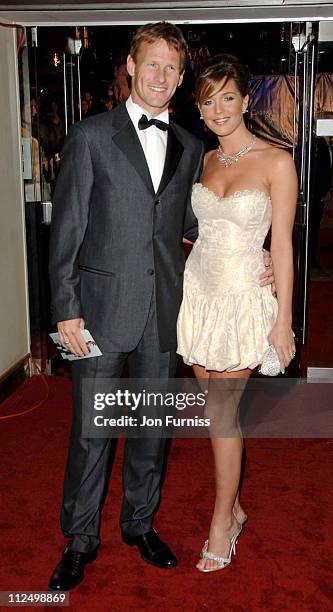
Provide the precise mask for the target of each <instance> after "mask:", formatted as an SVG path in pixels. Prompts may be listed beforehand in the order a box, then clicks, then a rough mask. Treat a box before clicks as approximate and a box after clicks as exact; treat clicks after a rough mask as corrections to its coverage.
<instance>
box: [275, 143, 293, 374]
mask: <svg viewBox="0 0 333 612" xmlns="http://www.w3.org/2000/svg"><path fill="white" fill-rule="evenodd" d="M274 157H275V159H273V163H272V164H271V168H272V169H271V177H270V186H271V198H272V209H273V212H272V239H271V256H272V260H273V267H274V276H275V285H276V295H277V300H278V316H277V320H276V323H275V325H274V327H273V329H272V331H271V332H270V334H269V337H268V339H269V343H270V344H274V346H275V349H276V351H277V354H278V356H279V360H280V364H281V370H283V371H284V368H285V367H286V366H288V365H289V363H290V361H291V359H292V356H293V353H294V351H295V341H294V335H293V332H292V328H291V325H292V295H293V276H294V271H293V247H292V232H293V225H294V219H295V212H296V202H297V193H298V181H297V175H296V169H295V164H294V162H293V159H292V157H291V156H290V154H289V153H287V152H286V151H278V152H274Z"/></svg>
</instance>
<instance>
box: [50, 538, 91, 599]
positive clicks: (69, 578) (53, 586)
mask: <svg viewBox="0 0 333 612" xmlns="http://www.w3.org/2000/svg"><path fill="white" fill-rule="evenodd" d="M96 557H97V550H94V551H93V552H91V553H82V552H77V551H76V550H68V548H66V550H64V552H63V553H62V557H61V561H60V563H58V565H57V566H56V568H55V570H54V572H53V574H52V576H51V578H50V582H49V590H50V591H70V589H74V587H76V586H77V585H78V584H80V582H82V580H83V578H84V566H85V565H86V563H92V562H93V561H95V559H96Z"/></svg>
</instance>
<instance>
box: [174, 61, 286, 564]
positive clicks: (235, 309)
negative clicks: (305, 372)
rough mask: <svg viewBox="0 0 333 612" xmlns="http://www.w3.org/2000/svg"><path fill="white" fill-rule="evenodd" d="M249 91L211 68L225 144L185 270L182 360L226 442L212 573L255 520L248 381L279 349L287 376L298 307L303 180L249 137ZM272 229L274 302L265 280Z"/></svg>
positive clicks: (198, 188) (210, 87)
mask: <svg viewBox="0 0 333 612" xmlns="http://www.w3.org/2000/svg"><path fill="white" fill-rule="evenodd" d="M247 87H248V78H247V74H246V71H245V69H244V68H243V67H242V66H241V64H240V63H239V61H238V60H237V59H236V58H234V57H233V56H230V55H219V56H216V57H214V58H210V59H209V60H208V61H207V62H206V64H205V66H204V67H203V71H202V73H201V75H200V76H199V79H198V84H197V103H198V105H199V108H200V111H201V115H202V118H203V120H204V122H205V124H206V125H207V127H208V128H209V129H210V130H212V131H213V132H214V133H215V134H216V135H217V137H218V141H219V147H218V149H216V150H214V151H210V152H209V153H207V155H206V157H205V162H204V168H203V174H202V177H201V182H200V183H196V184H195V185H194V187H193V194H192V205H193V209H194V212H195V214H196V216H197V218H198V224H199V237H198V239H197V241H196V243H195V244H194V246H193V249H192V252H191V254H190V256H189V258H188V260H187V263H186V268H185V275H184V296H183V302H182V305H181V309H180V313H179V318H178V353H179V354H180V355H182V357H183V359H184V361H185V363H187V364H189V365H192V366H193V368H194V371H195V375H196V376H197V378H198V379H205V380H206V381H207V382H208V389H209V393H208V400H209V401H208V405H210V410H211V414H212V415H215V420H216V416H218V413H220V415H222V423H223V427H222V429H223V432H224V434H223V435H224V437H221V436H219V435H218V434H216V433H215V434H214V433H213V434H212V436H211V442H212V448H213V455H214V460H215V474H216V499H215V507H214V511H213V516H212V521H211V525H210V531H209V537H208V540H207V541H206V542H205V544H204V547H203V549H202V553H201V558H200V560H199V562H198V564H197V568H198V569H199V570H201V571H204V572H209V571H215V570H218V569H223V568H224V567H225V566H226V565H228V564H229V563H230V561H231V558H232V553H233V552H234V551H235V543H236V541H237V537H238V535H239V534H240V532H241V530H242V526H243V524H244V523H245V521H246V519H247V517H246V514H245V512H244V510H243V508H242V507H241V505H240V502H239V495H238V493H239V481H240V471H241V459H242V452H243V441H242V438H241V435H240V433H239V429H238V427H237V416H236V414H237V407H238V403H239V399H240V396H241V392H242V389H243V388H244V386H245V383H246V379H247V378H248V377H249V376H250V374H251V371H252V370H253V369H254V368H256V367H257V366H258V365H259V364H260V363H261V360H262V357H263V355H264V353H265V351H266V350H267V348H268V346H269V345H274V346H275V349H276V351H277V354H278V357H279V361H280V366H281V371H284V369H285V367H286V366H288V365H289V363H290V361H291V359H292V357H293V356H294V353H295V343H294V335H293V332H292V328H291V303H292V286H293V257H292V228H293V222H294V217H295V208H296V199H297V177H296V171H295V166H294V163H293V160H292V158H291V156H290V155H289V153H287V152H286V151H283V150H281V149H278V148H276V147H273V146H271V145H269V144H268V143H266V142H264V141H262V140H259V139H257V138H255V137H254V136H253V134H252V133H251V132H249V130H248V129H247V128H246V126H245V124H244V120H243V114H244V112H246V110H247V105H248V94H247ZM271 226H272V234H271V247H270V249H271V256H272V260H273V267H274V277H275V285H276V294H277V297H276V298H275V297H274V296H273V295H272V292H271V289H270V287H269V286H265V287H262V286H260V284H259V280H258V279H259V275H260V273H261V272H262V270H263V268H264V266H263V261H262V247H263V243H264V240H265V237H266V235H267V233H268V231H269V229H270V227H271ZM216 379H224V380H223V383H222V384H220V383H219V384H220V387H219V384H217V385H216V384H215V385H214V381H216ZM235 379H239V380H238V381H235ZM228 381H233V382H232V385H231V386H232V388H235V384H236V382H237V383H240V386H238V388H239V392H238V395H237V393H235V392H230V393H228V391H227V389H228V387H227V385H228V384H229V385H230V382H228ZM236 386H237V385H236ZM236 396H237V401H236V404H235V397H236ZM223 419H224V422H223ZM213 420H214V418H213ZM220 425H221V420H220ZM228 432H229V433H228ZM230 432H231V433H230Z"/></svg>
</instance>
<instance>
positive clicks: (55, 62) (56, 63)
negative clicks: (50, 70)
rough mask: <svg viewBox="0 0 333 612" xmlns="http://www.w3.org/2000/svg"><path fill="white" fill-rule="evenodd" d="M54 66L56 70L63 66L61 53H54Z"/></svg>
mask: <svg viewBox="0 0 333 612" xmlns="http://www.w3.org/2000/svg"><path fill="white" fill-rule="evenodd" d="M52 64H53V66H54V67H55V68H58V66H59V65H60V64H61V59H60V56H59V53H52Z"/></svg>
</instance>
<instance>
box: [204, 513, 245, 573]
mask: <svg viewBox="0 0 333 612" xmlns="http://www.w3.org/2000/svg"><path fill="white" fill-rule="evenodd" d="M242 529H243V524H238V529H237V530H236V531H235V533H234V535H233V536H232V538H231V539H230V549H229V556H228V557H220V556H219V555H215V554H214V553H212V552H210V551H209V550H208V540H206V542H205V544H204V547H203V549H202V551H201V554H200V557H201V558H202V559H211V561H216V563H217V565H216V567H209V568H207V567H204V568H202V569H200V568H199V567H198V568H197V569H198V570H199V572H204V573H208V572H217V571H218V570H221V569H224V568H225V567H227V565H229V564H230V563H231V558H232V555H233V554H234V555H235V554H236V544H237V539H238V536H239V534H240V533H241V531H242Z"/></svg>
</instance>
